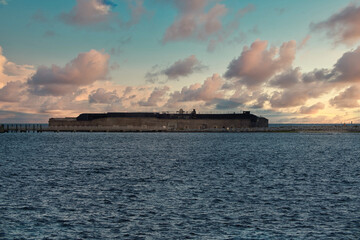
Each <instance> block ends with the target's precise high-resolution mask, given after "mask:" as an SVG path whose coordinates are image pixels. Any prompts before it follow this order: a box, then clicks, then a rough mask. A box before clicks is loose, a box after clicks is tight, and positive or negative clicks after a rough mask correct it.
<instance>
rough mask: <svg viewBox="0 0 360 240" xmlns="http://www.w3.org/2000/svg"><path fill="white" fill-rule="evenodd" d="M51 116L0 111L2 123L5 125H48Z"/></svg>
mask: <svg viewBox="0 0 360 240" xmlns="http://www.w3.org/2000/svg"><path fill="white" fill-rule="evenodd" d="M49 118H50V115H48V114H38V113H24V112H16V111H6V110H1V109H0V121H1V122H3V123H17V124H19V123H47V122H48V121H49Z"/></svg>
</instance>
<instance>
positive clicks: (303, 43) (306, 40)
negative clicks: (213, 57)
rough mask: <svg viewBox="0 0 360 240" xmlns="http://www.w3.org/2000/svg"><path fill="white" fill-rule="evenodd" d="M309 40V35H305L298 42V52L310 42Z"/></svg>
mask: <svg viewBox="0 0 360 240" xmlns="http://www.w3.org/2000/svg"><path fill="white" fill-rule="evenodd" d="M310 38H311V35H307V36H306V37H305V38H304V39H303V40H302V41H301V42H300V44H299V46H298V50H301V49H303V48H304V47H305V46H306V44H307V42H308V41H309V40H310Z"/></svg>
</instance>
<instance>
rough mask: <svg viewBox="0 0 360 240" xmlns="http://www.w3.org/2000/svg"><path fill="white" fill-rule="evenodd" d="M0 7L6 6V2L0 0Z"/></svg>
mask: <svg viewBox="0 0 360 240" xmlns="http://www.w3.org/2000/svg"><path fill="white" fill-rule="evenodd" d="M0 5H8V2H7V1H6V0H0Z"/></svg>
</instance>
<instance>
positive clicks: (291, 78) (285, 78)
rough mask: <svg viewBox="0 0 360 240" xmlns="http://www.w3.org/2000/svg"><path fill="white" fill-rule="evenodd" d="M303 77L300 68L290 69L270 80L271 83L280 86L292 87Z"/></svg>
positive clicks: (273, 85)
mask: <svg viewBox="0 0 360 240" xmlns="http://www.w3.org/2000/svg"><path fill="white" fill-rule="evenodd" d="M300 77H301V72H300V68H295V69H289V70H287V71H285V72H283V73H281V74H279V75H277V76H275V77H274V78H273V79H272V80H270V81H269V85H270V86H272V87H279V88H290V87H292V86H294V85H296V84H297V83H299V79H300Z"/></svg>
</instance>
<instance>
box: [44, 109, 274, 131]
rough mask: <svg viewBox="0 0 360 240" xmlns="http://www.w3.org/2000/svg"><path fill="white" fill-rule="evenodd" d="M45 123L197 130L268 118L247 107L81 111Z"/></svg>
mask: <svg viewBox="0 0 360 240" xmlns="http://www.w3.org/2000/svg"><path fill="white" fill-rule="evenodd" d="M49 127H50V129H53V130H59V131H69V130H73V131H201V130H204V131H206V130H212V131H214V130H223V129H226V130H235V129H241V128H255V127H261V128H265V127H268V120H267V119H266V118H263V117H258V116H256V115H253V114H251V113H250V112H249V111H244V112H243V113H242V114H241V113H231V114H198V113H196V111H195V109H193V111H192V112H191V113H186V112H184V111H183V110H182V109H180V110H179V111H178V112H177V113H168V112H163V113H153V112H109V113H82V114H80V115H79V116H78V117H77V118H51V119H50V120H49Z"/></svg>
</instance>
